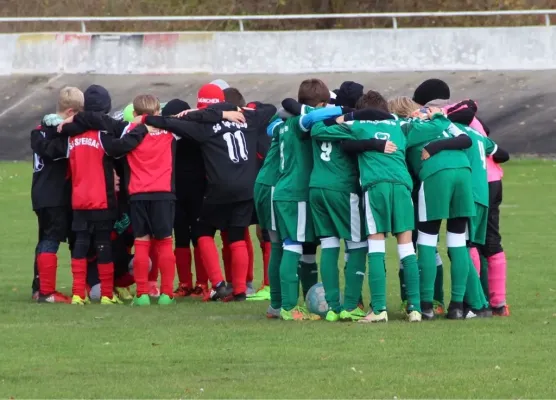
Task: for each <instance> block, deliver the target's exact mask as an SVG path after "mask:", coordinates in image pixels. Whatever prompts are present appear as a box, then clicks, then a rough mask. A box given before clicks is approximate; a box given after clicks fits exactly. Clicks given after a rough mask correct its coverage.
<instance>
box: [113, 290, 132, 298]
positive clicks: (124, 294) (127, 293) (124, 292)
mask: <svg viewBox="0 0 556 400" xmlns="http://www.w3.org/2000/svg"><path fill="white" fill-rule="evenodd" d="M114 290H115V291H116V295H117V296H118V297H119V299H120V300H123V301H130V300H133V295H132V294H131V291H130V290H129V287H116V288H114Z"/></svg>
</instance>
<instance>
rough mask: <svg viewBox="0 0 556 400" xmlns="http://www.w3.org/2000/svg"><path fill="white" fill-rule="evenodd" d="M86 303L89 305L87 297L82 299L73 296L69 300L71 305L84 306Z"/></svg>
mask: <svg viewBox="0 0 556 400" xmlns="http://www.w3.org/2000/svg"><path fill="white" fill-rule="evenodd" d="M88 303H89V300H88V297H85V298H82V297H81V296H78V295H76V294H74V295H73V297H72V298H71V304H74V305H78V306H84V305H85V304H88Z"/></svg>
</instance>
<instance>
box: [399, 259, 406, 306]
mask: <svg viewBox="0 0 556 400" xmlns="http://www.w3.org/2000/svg"><path fill="white" fill-rule="evenodd" d="M398 279H399V280H400V297H401V299H402V301H406V300H407V293H406V292H405V276H404V273H403V264H402V262H401V261H400V269H398Z"/></svg>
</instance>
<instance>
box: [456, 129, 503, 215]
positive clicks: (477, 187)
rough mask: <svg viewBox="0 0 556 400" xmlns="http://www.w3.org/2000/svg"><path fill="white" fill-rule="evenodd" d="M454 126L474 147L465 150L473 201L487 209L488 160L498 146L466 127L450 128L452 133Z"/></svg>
mask: <svg viewBox="0 0 556 400" xmlns="http://www.w3.org/2000/svg"><path fill="white" fill-rule="evenodd" d="M453 126H455V127H456V129H457V128H459V129H460V130H462V131H464V132H465V133H466V134H467V135H468V136H469V138H470V139H471V142H472V145H471V147H470V148H468V149H465V154H466V155H467V158H468V159H469V163H470V164H471V179H472V181H473V182H472V183H473V200H475V203H479V204H481V205H483V206H485V207H488V205H489V198H488V179H487V169H486V158H487V157H488V156H490V155H492V154H494V153H496V150H498V146H497V145H496V143H494V142H493V141H492V140H491V139H490V138H488V137H486V136H483V135H481V134H480V133H479V132H477V131H476V130H475V129H472V128H470V127H468V126H466V125H461V124H453V125H452V126H450V127H449V128H448V132H450V133H452V131H453V129H454V128H453Z"/></svg>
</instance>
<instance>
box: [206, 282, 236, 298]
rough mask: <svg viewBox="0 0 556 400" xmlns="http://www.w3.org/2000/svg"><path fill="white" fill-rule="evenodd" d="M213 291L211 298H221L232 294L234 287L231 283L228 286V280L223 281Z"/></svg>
mask: <svg viewBox="0 0 556 400" xmlns="http://www.w3.org/2000/svg"><path fill="white" fill-rule="evenodd" d="M212 291H213V292H214V293H213V294H211V300H219V299H225V298H226V297H228V296H230V295H231V294H232V293H233V288H232V286H231V285H230V286H228V285H226V282H224V281H222V282H220V283H219V284H218V285H217V286H216V287H215V288H214V289H213V290H212ZM212 291H211V292H212Z"/></svg>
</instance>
